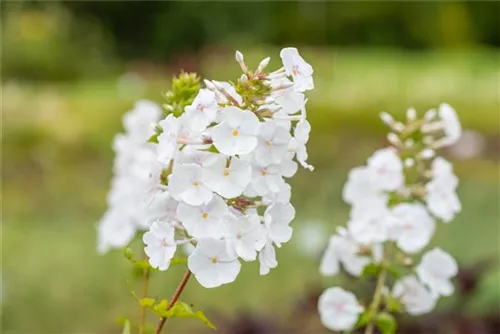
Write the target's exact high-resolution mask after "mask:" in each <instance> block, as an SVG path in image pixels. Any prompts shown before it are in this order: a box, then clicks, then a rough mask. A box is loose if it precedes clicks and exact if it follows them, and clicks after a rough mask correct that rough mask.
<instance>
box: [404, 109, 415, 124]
mask: <svg viewBox="0 0 500 334" xmlns="http://www.w3.org/2000/svg"><path fill="white" fill-rule="evenodd" d="M416 118H417V112H416V110H415V108H413V107H412V108H408V110H407V111H406V119H407V120H408V121H414V120H415V119H416Z"/></svg>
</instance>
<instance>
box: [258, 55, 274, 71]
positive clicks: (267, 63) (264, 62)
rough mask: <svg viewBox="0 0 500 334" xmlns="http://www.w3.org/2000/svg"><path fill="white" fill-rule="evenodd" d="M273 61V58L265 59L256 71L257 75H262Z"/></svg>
mask: <svg viewBox="0 0 500 334" xmlns="http://www.w3.org/2000/svg"><path fill="white" fill-rule="evenodd" d="M270 60H271V57H267V58H264V59H263V60H262V61H261V62H260V64H259V66H257V70H256V71H255V74H260V73H262V71H263V70H264V69H265V68H266V67H267V65H269V61H270Z"/></svg>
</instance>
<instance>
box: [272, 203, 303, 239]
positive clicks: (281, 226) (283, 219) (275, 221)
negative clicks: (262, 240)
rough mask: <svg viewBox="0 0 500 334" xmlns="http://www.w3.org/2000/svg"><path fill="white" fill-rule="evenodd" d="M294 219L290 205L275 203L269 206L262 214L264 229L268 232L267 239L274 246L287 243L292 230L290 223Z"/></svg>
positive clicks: (293, 210) (293, 211) (293, 212)
mask: <svg viewBox="0 0 500 334" xmlns="http://www.w3.org/2000/svg"><path fill="white" fill-rule="evenodd" d="M293 218H295V209H294V208H293V206H292V205H291V204H290V203H287V204H281V203H275V204H273V205H271V206H269V207H268V208H267V209H266V212H265V213H264V222H265V227H266V229H267V232H268V238H269V239H270V240H272V241H273V242H274V243H275V244H276V246H278V247H281V244H282V243H284V242H288V241H289V240H290V239H291V238H292V233H293V229H292V228H291V227H290V222H291V221H292V220H293Z"/></svg>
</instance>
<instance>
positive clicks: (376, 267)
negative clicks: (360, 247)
mask: <svg viewBox="0 0 500 334" xmlns="http://www.w3.org/2000/svg"><path fill="white" fill-rule="evenodd" d="M381 269H382V266H381V265H380V264H378V263H369V264H367V265H366V266H365V267H364V268H363V272H362V273H361V278H363V279H366V278H369V277H376V276H378V274H379V273H380V270H381Z"/></svg>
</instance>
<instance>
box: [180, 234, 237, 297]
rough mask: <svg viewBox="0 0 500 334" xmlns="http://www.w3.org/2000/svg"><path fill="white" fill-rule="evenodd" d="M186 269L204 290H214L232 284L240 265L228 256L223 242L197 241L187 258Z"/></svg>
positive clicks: (235, 259) (231, 255)
mask: <svg viewBox="0 0 500 334" xmlns="http://www.w3.org/2000/svg"><path fill="white" fill-rule="evenodd" d="M188 268H189V270H191V272H192V273H193V274H194V276H195V277H196V279H197V280H198V282H199V283H200V284H201V285H202V286H203V287H205V288H215V287H218V286H221V285H222V284H227V283H231V282H233V281H234V280H235V279H236V277H237V276H238V274H239V273H240V269H241V263H240V262H239V261H238V258H237V256H236V255H235V254H229V253H228V251H227V247H226V242H225V241H224V240H215V239H199V240H198V244H197V246H196V248H195V250H194V251H193V252H192V253H191V255H190V256H189V257H188Z"/></svg>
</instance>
